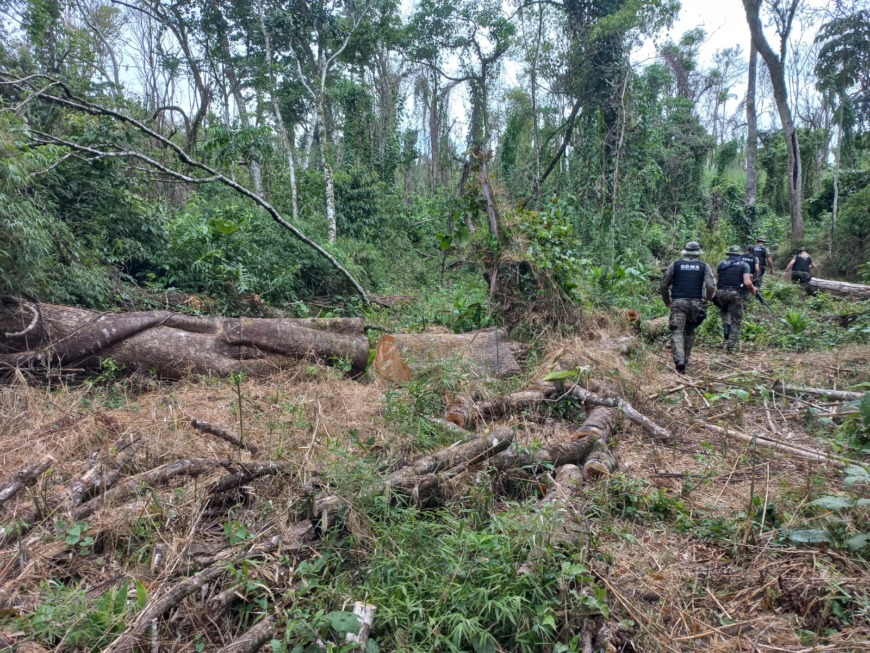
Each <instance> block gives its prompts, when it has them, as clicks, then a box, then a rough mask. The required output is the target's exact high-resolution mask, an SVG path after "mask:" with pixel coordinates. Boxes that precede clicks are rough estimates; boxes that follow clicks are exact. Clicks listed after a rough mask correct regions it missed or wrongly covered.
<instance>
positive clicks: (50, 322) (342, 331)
mask: <svg viewBox="0 0 870 653" xmlns="http://www.w3.org/2000/svg"><path fill="white" fill-rule="evenodd" d="M38 308H39V318H38V319H37V320H35V321H34V320H32V318H31V316H30V315H29V314H23V313H22V312H21V311H19V310H14V309H12V308H10V306H9V304H6V305H4V306H0V366H5V367H26V368H30V369H33V370H37V371H42V372H46V371H49V370H53V369H58V368H62V367H66V368H70V367H75V368H86V369H95V370H99V369H100V366H101V364H102V361H104V360H106V359H108V358H111V359H113V360H114V361H115V362H116V364H118V365H119V366H125V367H126V368H127V369H129V370H142V371H145V372H149V371H151V370H153V371H155V372H156V373H157V374H158V375H159V376H162V377H166V378H181V377H184V376H186V375H187V374H191V373H192V374H213V375H217V376H228V375H230V374H232V373H234V372H236V371H238V370H244V371H246V372H248V373H250V374H255V375H267V374H270V373H273V372H274V371H275V370H277V369H282V368H287V367H289V366H291V365H292V364H293V363H295V362H298V361H300V360H303V359H305V358H309V357H311V358H314V359H319V360H323V361H329V360H333V359H343V360H347V361H349V363H350V365H351V368H352V369H353V370H355V371H357V372H359V371H362V370H364V369H365V368H366V365H367V364H368V350H369V346H368V339H367V338H366V337H365V332H364V330H363V322H362V320H359V319H351V320H349V321H348V320H328V321H326V322H322V321H320V320H293V319H263V318H223V317H201V316H191V315H179V314H175V313H169V312H167V311H147V312H139V313H97V312H95V311H90V310H86V309H81V308H73V307H70V306H59V305H55V304H40V305H39V306H38ZM4 332H5V333H4Z"/></svg>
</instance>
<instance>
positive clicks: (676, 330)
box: [660, 241, 716, 374]
mask: <svg viewBox="0 0 870 653" xmlns="http://www.w3.org/2000/svg"><path fill="white" fill-rule="evenodd" d="M703 253H704V252H703V251H702V250H701V245H700V244H699V243H697V242H695V241H691V242H689V243H686V247H685V249H683V252H682V258H680V259H679V260H677V261H674V262H673V263H671V265H670V266H669V267H668V269H667V271H666V272H665V276H664V278H663V279H662V283H661V287H660V291H661V294H662V299H663V300H664V302H665V306H667V307H669V308H670V309H671V316H670V318H669V320H668V326H669V327H670V329H671V345H672V346H671V353H672V354H673V357H674V366H675V367H676V369H677V372H680V373H681V374H682V373H683V372H684V371H685V370H686V365H688V364H689V358H690V356H691V355H692V345H694V344H695V329H696V328H697V327H698V325H699V324H701V322H703V321H704V318H706V317H707V309H706V308H705V306H704V300H705V299H706V300H710V299H712V298H713V293H714V292H715V291H716V282H715V280H714V279H713V271H712V270H711V269H710V266H709V265H707V264H706V263H704V261H702V260H701V254H703Z"/></svg>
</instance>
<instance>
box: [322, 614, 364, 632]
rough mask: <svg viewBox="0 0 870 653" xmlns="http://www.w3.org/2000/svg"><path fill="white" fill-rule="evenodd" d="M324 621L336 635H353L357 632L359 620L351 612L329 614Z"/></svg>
mask: <svg viewBox="0 0 870 653" xmlns="http://www.w3.org/2000/svg"><path fill="white" fill-rule="evenodd" d="M326 620H327V621H329V625H330V626H332V629H333V630H334V631H336V632H338V633H353V634H354V635H355V634H356V633H358V632H359V627H360V623H359V618H358V617H357V616H356V615H355V614H354V613H353V612H344V611H336V612H330V613H329V614H327V615H326Z"/></svg>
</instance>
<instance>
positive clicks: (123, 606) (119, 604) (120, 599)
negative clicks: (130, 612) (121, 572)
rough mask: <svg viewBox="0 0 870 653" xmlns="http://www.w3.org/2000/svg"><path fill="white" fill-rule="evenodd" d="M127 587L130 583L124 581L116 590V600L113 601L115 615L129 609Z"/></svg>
mask: <svg viewBox="0 0 870 653" xmlns="http://www.w3.org/2000/svg"><path fill="white" fill-rule="evenodd" d="M127 588H128V584H127V583H126V582H124V583H121V586H120V587H119V588H118V589H117V590H116V591H115V600H114V602H113V603H112V614H113V615H122V614H124V613H125V612H126V611H127Z"/></svg>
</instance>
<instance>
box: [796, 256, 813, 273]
mask: <svg viewBox="0 0 870 653" xmlns="http://www.w3.org/2000/svg"><path fill="white" fill-rule="evenodd" d="M812 262H813V257H812V256H807V257H806V258H801V257H800V256H795V257H794V265H793V266H792V268H791V269H792V270H794V271H795V272H809V271H810V263H812Z"/></svg>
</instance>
